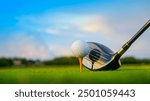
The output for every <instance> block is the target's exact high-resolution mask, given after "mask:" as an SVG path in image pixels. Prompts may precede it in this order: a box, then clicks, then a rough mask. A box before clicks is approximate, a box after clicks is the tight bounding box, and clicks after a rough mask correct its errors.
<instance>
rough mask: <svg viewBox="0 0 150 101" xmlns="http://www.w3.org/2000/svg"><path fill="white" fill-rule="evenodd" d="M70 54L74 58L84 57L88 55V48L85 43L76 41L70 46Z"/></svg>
mask: <svg viewBox="0 0 150 101" xmlns="http://www.w3.org/2000/svg"><path fill="white" fill-rule="evenodd" d="M71 49H72V52H73V54H74V55H75V56H76V57H84V56H85V55H87V54H88V53H89V50H90V49H89V46H88V43H87V42H84V41H81V40H77V41H75V42H73V44H72V46H71Z"/></svg>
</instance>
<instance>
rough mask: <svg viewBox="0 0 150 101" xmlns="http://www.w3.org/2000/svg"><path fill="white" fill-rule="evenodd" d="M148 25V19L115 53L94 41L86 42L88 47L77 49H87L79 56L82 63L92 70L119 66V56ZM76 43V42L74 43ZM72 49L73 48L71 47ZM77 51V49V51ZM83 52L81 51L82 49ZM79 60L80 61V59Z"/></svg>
mask: <svg viewBox="0 0 150 101" xmlns="http://www.w3.org/2000/svg"><path fill="white" fill-rule="evenodd" d="M149 26H150V20H148V22H147V23H146V24H145V25H144V26H143V27H142V28H141V29H140V30H139V31H138V32H137V33H136V34H135V35H134V36H133V37H132V38H131V39H130V40H129V41H128V42H126V43H125V44H124V45H123V46H122V47H121V48H120V49H119V50H118V51H117V52H116V53H114V52H113V51H112V50H111V49H109V48H108V47H106V46H104V45H102V44H99V43H96V42H88V43H87V44H88V48H86V49H85V48H84V47H78V49H81V48H82V50H84V51H85V50H87V51H86V53H85V54H86V55H85V54H84V55H83V56H80V57H82V58H83V62H82V63H83V65H84V66H85V67H86V68H88V69H90V70H92V71H99V70H116V69H118V68H119V67H120V66H121V62H120V57H121V56H122V55H123V54H124V53H125V52H126V51H127V50H128V49H129V47H130V46H131V45H132V44H133V42H135V40H136V39H137V38H138V37H139V36H140V35H141V34H142V33H143V32H144V31H145V30H146V29H147V28H149ZM76 45H77V44H76ZM72 50H74V49H73V48H72ZM78 52H79V51H78ZM82 52H83V51H82ZM80 62H81V61H80Z"/></svg>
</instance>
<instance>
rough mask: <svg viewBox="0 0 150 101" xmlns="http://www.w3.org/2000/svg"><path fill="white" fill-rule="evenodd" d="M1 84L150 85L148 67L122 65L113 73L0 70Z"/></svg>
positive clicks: (63, 68)
mask: <svg viewBox="0 0 150 101" xmlns="http://www.w3.org/2000/svg"><path fill="white" fill-rule="evenodd" d="M0 83H1V84H150V65H123V66H122V67H121V68H119V69H118V70H114V71H95V72H93V71H90V70H88V69H86V68H85V67H84V69H83V72H82V73H81V72H79V66H40V67H36V66H31V67H11V68H1V69H0Z"/></svg>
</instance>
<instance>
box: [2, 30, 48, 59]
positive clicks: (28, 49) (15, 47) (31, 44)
mask: <svg viewBox="0 0 150 101" xmlns="http://www.w3.org/2000/svg"><path fill="white" fill-rule="evenodd" d="M4 44H5V47H4V48H3V54H1V55H2V56H8V57H24V58H29V59H48V58H50V51H49V49H48V47H47V46H46V45H45V44H44V43H43V42H41V41H39V40H37V39H36V37H35V36H32V35H28V36H27V35H26V34H24V33H17V34H15V35H14V36H12V37H11V40H9V41H8V42H7V43H4Z"/></svg>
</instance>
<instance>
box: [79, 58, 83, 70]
mask: <svg viewBox="0 0 150 101" xmlns="http://www.w3.org/2000/svg"><path fill="white" fill-rule="evenodd" d="M82 60H83V58H82V57H79V64H80V72H82V71H83V67H82Z"/></svg>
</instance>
